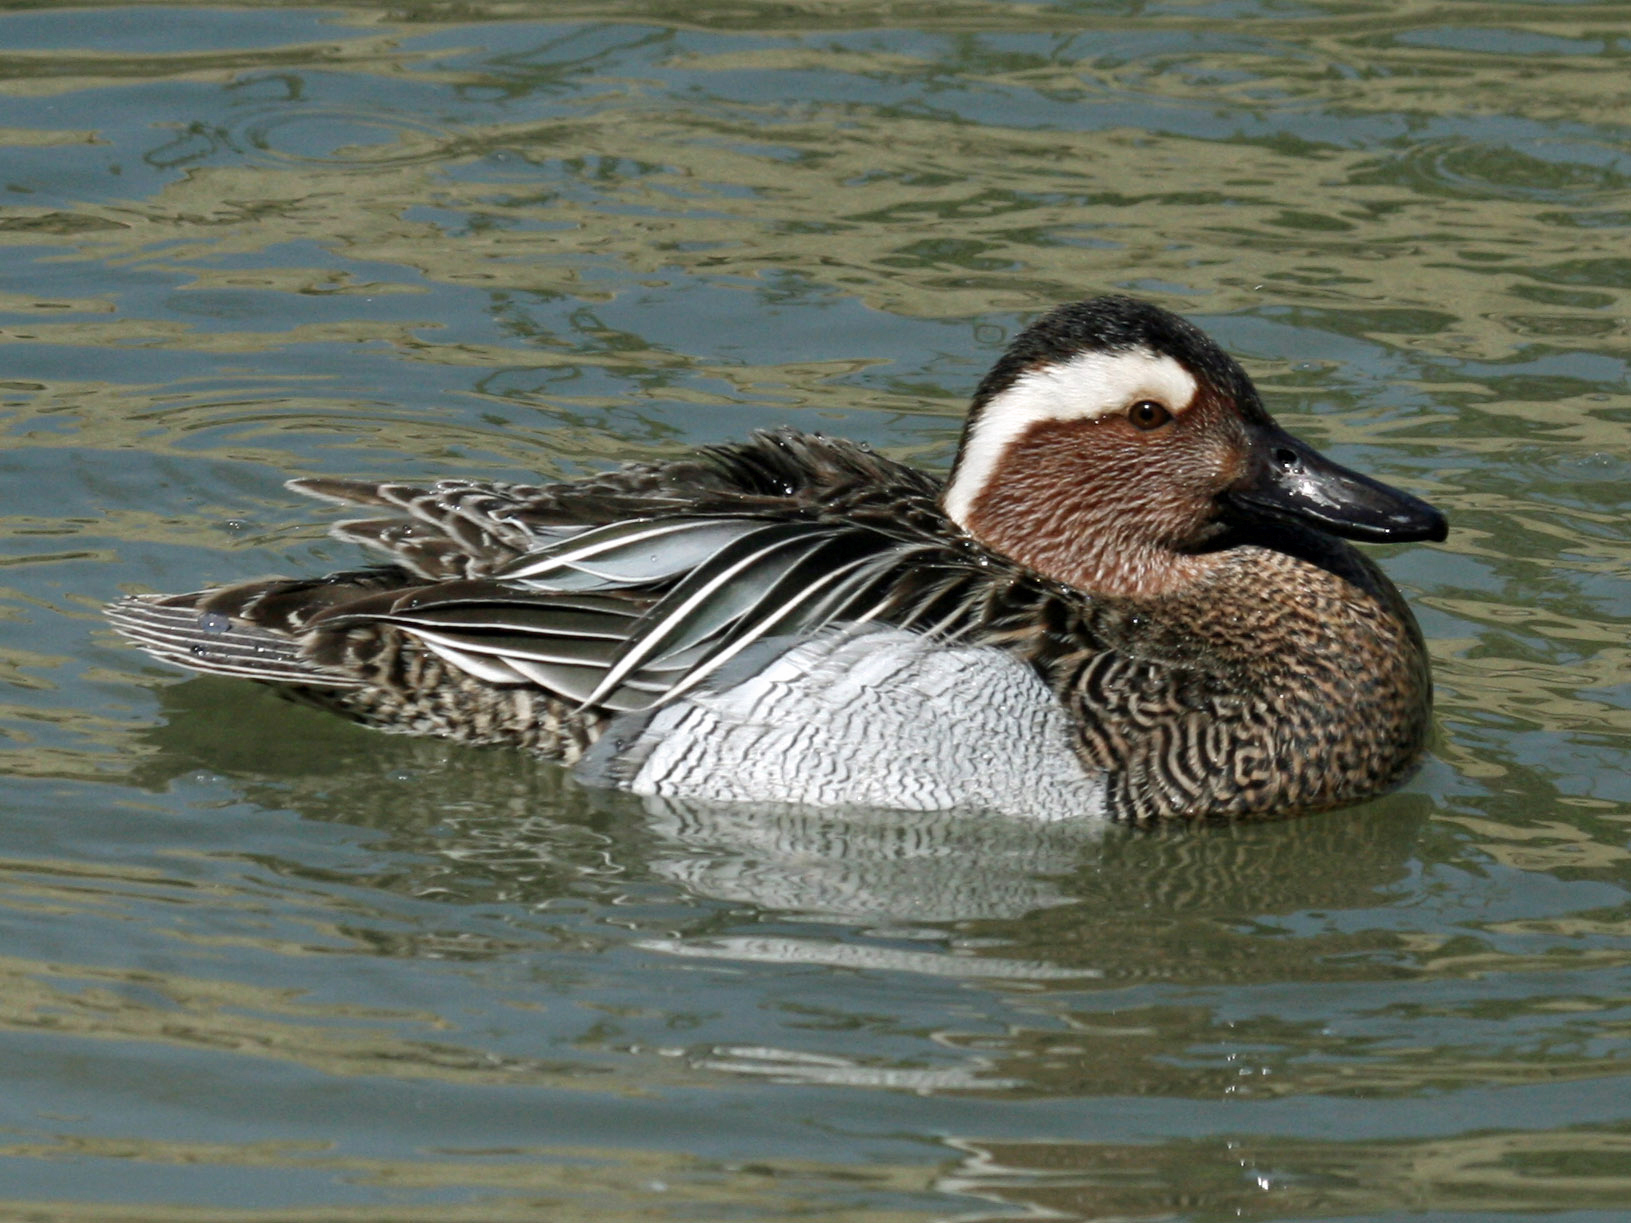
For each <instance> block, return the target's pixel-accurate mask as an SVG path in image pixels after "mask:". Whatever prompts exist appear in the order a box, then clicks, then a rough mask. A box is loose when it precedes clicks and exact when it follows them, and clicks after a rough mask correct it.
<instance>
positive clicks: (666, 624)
mask: <svg viewBox="0 0 1631 1223" xmlns="http://www.w3.org/2000/svg"><path fill="white" fill-rule="evenodd" d="M818 529H819V528H812V527H811V525H810V524H808V523H802V522H792V523H774V524H771V525H769V526H766V525H763V524H760V525H759V526H758V527H757V529H755V530H753V531H749V532H747V533H745V534H743V535H741V536H740V537H738V538H737V539H735V540H733V541H732V542H731V543H729V544H727V545H726V546H725V547H724V548H721V549H720V550H719V551H718V552H717V553H715V554H714V556H712V557H711V558H710V559H709V561H708V563H707V564H705V565H703V566H701V567H700V568H698V569H697V570H696V571H695V572H693V573H692V574H690V575H689V576H688V577H687V578H686V579H685V580H684V581H682V582H681V583H680V584H679V585H678V586H676V587H675V588H674V589H673V590H672V591H671V592H669V594H668V595H666V596H665V597H664V598H663V599H662V600H661V601H660V602H658V603H657V604H656V605H655V606H654V607H652V608H651V610H650V611H648V612H646V614H645V615H644V616H642V617H641V618H640V620H639V621H638V622H637V623H636V625H635V627H634V633H633V635H632V636H631V637H630V638H629V640H628V643H627V644H626V645H625V646H624V647H623V649H622V650H621V651H620V652H619V654H618V657H617V658H616V660H615V661H614V662H613V664H612V665H611V667H609V668H608V669H607V671H606V675H605V677H604V678H603V679H602V680H601V681H600V684H599V686H598V687H596V689H595V690H594V692H592V693H590V694H589V698H588V700H587V701H586V702H585V704H586V705H593V704H594V703H595V702H596V701H598V700H600V698H601V697H603V696H604V695H605V694H606V693H607V692H610V691H611V690H612V689H614V688H616V687H617V685H618V684H619V683H621V682H622V681H623V678H624V677H625V676H626V675H628V674H629V673H630V672H632V671H634V670H635V669H636V668H637V667H639V666H640V665H641V664H642V663H643V662H645V661H646V660H647V659H648V658H651V657H652V656H654V655H656V654H657V653H658V652H659V651H661V650H663V649H664V648H665V647H667V646H668V645H670V644H671V643H673V642H675V641H676V640H677V639H679V638H680V637H681V635H682V634H686V633H689V632H692V631H694V630H696V629H697V628H699V627H703V626H708V627H718V628H722V627H724V626H725V625H726V624H728V623H730V622H731V621H732V620H735V619H736V618H737V617H738V616H740V615H741V614H742V613H743V611H744V610H745V609H746V607H747V606H750V605H751V603H752V601H753V599H754V598H756V597H757V594H758V592H759V591H760V590H761V589H762V588H763V585H764V582H763V580H762V578H763V576H765V575H764V573H763V571H764V570H766V569H769V568H770V567H771V563H772V561H773V560H774V559H778V554H779V553H786V552H788V551H790V550H794V549H796V550H797V556H796V557H793V558H785V557H783V558H779V559H782V560H783V561H784V563H785V562H787V561H788V560H789V559H791V560H796V559H798V558H799V557H802V556H805V555H808V553H809V550H810V547H811V541H810V538H809V536H810V533H811V532H812V530H818ZM750 574H751V575H752V576H751V577H750V576H749V575H750ZM733 581H739V582H740V583H741V585H739V586H737V587H736V588H734V589H733V588H732V583H733ZM702 635H703V636H706V635H707V633H706V632H704V633H703V634H702Z"/></svg>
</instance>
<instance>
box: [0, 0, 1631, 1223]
mask: <svg viewBox="0 0 1631 1223" xmlns="http://www.w3.org/2000/svg"><path fill="white" fill-rule="evenodd" d="M1628 22H1631V5H1627V4H1623V3H1602V4H1573V5H1571V4H1549V5H1548V4H1530V5H1525V4H1517V3H1513V4H1501V3H1490V4H1465V5H1427V4H1420V3H1416V4H1409V3H1406V4H1391V5H1368V4H1360V3H1336V2H1333V3H1328V4H1312V3H1309V4H1297V3H1280V2H1277V0H1260V2H1256V3H1253V2H1249V0H1235V2H1231V0H1224V2H1222V3H1195V4H1184V3H1170V4H1148V5H1146V4H1123V5H1097V4H1087V3H1076V4H1052V5H1048V4H1036V5H1032V4H1019V3H996V2H991V3H980V2H967V3H957V2H955V0H954V2H952V3H934V4H929V3H904V2H903V3H889V2H887V0H884V2H880V3H844V2H842V0H839V2H835V3H815V2H813V0H812V2H809V3H798V2H795V3H777V4H770V3H758V2H756V0H741V2H739V3H733V4H728V5H726V4H720V5H701V6H691V5H678V4H672V5H661V4H637V3H633V2H632V0H631V2H628V3H623V4H617V3H599V4H590V3H578V4H572V3H567V4H550V5H535V6H529V5H524V4H501V3H493V4H483V3H480V2H479V0H478V2H477V3H473V4H462V5H435V4H417V3H413V2H409V3H404V4H398V5H395V6H392V7H388V8H387V7H373V6H370V5H366V4H356V5H351V6H339V7H334V8H328V9H308V8H300V7H273V6H257V7H251V8H245V9H236V10H235V9H230V8H209V7H157V6H135V5H133V6H127V7H116V8H102V9H89V8H85V9H73V8H58V7H40V8H35V7H30V6H24V5H4V6H0V186H3V188H4V193H3V196H0V242H3V244H4V247H5V250H4V256H5V257H4V259H3V260H0V427H3V429H4V443H5V444H4V446H3V447H0V523H3V524H4V527H5V530H4V532H3V537H0V543H3V552H0V561H3V571H0V677H3V681H4V683H3V687H0V703H3V707H0V770H3V772H4V775H5V778H6V780H5V784H4V787H3V788H0V871H3V881H0V973H3V988H0V1083H3V1084H4V1086H5V1090H4V1091H0V1218H6V1219H11V1218H17V1219H24V1218H26V1219H32V1220H58V1219H61V1220H75V1221H80V1220H121V1221H123V1220H177V1219H179V1220H192V1219H201V1220H202V1219H210V1220H215V1219H229V1220H274V1219H276V1220H287V1219H303V1220H328V1219H335V1220H380V1221H386V1220H389V1221H396V1220H499V1219H551V1220H558V1219H595V1220H622V1219H674V1220H710V1221H712V1220H733V1219H744V1220H747V1219H752V1220H781V1219H788V1220H792V1219H800V1220H804V1219H813V1218H814V1219H842V1220H861V1221H863V1223H908V1221H910V1223H920V1221H921V1223H928V1221H930V1220H957V1221H968V1223H973V1221H974V1220H980V1221H982V1223H988V1221H992V1220H1015V1221H1018V1220H1033V1219H1112V1218H1113V1219H1118V1220H1126V1219H1140V1220H1142V1219H1149V1220H1155V1219H1160V1220H1172V1219H1181V1220H1224V1219H1240V1218H1246V1219H1253V1220H1279V1219H1283V1220H1309V1219H1344V1220H1390V1221H1391V1220H1405V1219H1410V1220H1420V1219H1428V1220H1454V1221H1456V1223H1466V1221H1471V1220H1483V1219H1527V1218H1533V1217H1537V1216H1546V1217H1558V1218H1564V1219H1567V1220H1570V1221H1571V1223H1578V1221H1582V1220H1594V1221H1595V1220H1605V1221H1606V1220H1611V1219H1613V1220H1618V1219H1624V1218H1626V1217H1631V1065H1628V1061H1631V851H1628V842H1631V777H1628V770H1627V767H1626V766H1627V750H1626V749H1627V745H1628V732H1631V681H1628V671H1627V657H1628V650H1627V626H1628V623H1631V582H1628V577H1627V572H1628V566H1631V544H1628V542H1627V534H1628V532H1627V525H1626V524H1627V522H1628V521H1631V516H1628V510H1631V496H1628V491H1627V490H1628V487H1631V407H1628V402H1631V401H1628V398H1627V390H1628V388H1627V361H1628V358H1631V324H1628V322H1627V319H1628V318H1631V121H1628V115H1631V87H1628V86H1627V84H1626V82H1627V81H1631V44H1628V42H1627V38H1626V35H1625V33H1624V31H1625V30H1626V28H1627V26H1628ZM1108 289H1120V290H1125V291H1133V292H1137V293H1141V294H1145V295H1148V296H1152V297H1155V298H1156V299H1158V300H1160V301H1161V302H1162V303H1163V304H1166V305H1168V306H1171V307H1173V308H1175V309H1179V310H1181V311H1182V312H1184V313H1186V314H1188V315H1190V316H1191V317H1193V318H1195V319H1196V320H1197V321H1199V322H1200V323H1201V324H1202V325H1203V326H1205V327H1206V328H1207V329H1208V330H1209V331H1210V332H1211V333H1212V334H1213V335H1214V336H1216V337H1217V338H1218V339H1219V340H1220V341H1221V342H1223V343H1224V344H1225V346H1226V347H1228V348H1230V349H1231V350H1232V351H1233V352H1235V353H1236V354H1237V355H1238V356H1239V357H1240V358H1241V359H1242V360H1243V361H1244V362H1245V364H1246V365H1247V366H1248V368H1249V369H1250V370H1251V371H1252V372H1253V373H1254V375H1255V376H1256V377H1257V379H1258V382H1259V385H1260V387H1261V388H1262V389H1263V391H1264V393H1265V396H1266V398H1267V399H1268V401H1269V403H1270V406H1271V409H1272V410H1274V411H1275V412H1276V413H1277V415H1278V416H1279V417H1280V418H1281V419H1282V421H1284V422H1285V423H1287V424H1288V425H1290V426H1291V427H1292V428H1294V429H1296V430H1297V431H1298V432H1300V433H1302V434H1303V435H1305V436H1307V437H1309V438H1310V439H1311V440H1313V441H1315V442H1316V443H1318V444H1320V445H1321V446H1323V447H1324V448H1325V449H1326V450H1327V451H1328V452H1329V453H1331V454H1333V455H1334V456H1335V457H1336V458H1338V459H1339V460H1340V461H1342V462H1345V463H1348V464H1350V465H1354V466H1358V467H1361V468H1363V469H1364V470H1366V471H1369V472H1372V473H1374V474H1376V475H1378V476H1380V477H1381V478H1383V479H1386V480H1388V481H1391V482H1394V483H1397V484H1400V485H1403V486H1406V487H1408V488H1410V489H1412V490H1413V491H1416V492H1418V493H1421V494H1422V495H1424V496H1427V497H1429V498H1431V499H1432V500H1433V501H1435V502H1436V503H1437V504H1439V505H1440V506H1441V507H1443V508H1444V509H1445V510H1447V511H1448V512H1449V514H1450V516H1451V519H1452V522H1453V526H1454V530H1453V534H1452V535H1451V537H1450V540H1449V542H1448V544H1446V545H1444V546H1442V547H1439V546H1429V545H1423V546H1412V547H1404V548H1395V549H1388V550H1383V551H1385V552H1386V555H1385V556H1384V558H1383V559H1384V562H1385V564H1386V565H1387V567H1388V569H1389V571H1390V572H1391V573H1392V574H1393V575H1394V576H1395V578H1396V579H1397V580H1398V582H1399V583H1400V585H1401V587H1402V588H1404V589H1405V591H1406V593H1407V594H1408V595H1409V597H1410V598H1411V600H1412V602H1413V603H1414V605H1415V606H1416V608H1417V610H1418V613H1419V615H1420V618H1421V620H1422V624H1423V627H1424V629H1425V631H1426V633H1427V636H1428V638H1429V641H1430V645H1431V649H1432V653H1433V657H1434V662H1435V668H1436V673H1437V677H1438V683H1439V714H1438V731H1437V738H1436V744H1435V751H1434V754H1433V756H1432V758H1431V759H1430V760H1429V761H1428V762H1427V763H1426V765H1425V766H1424V768H1423V769H1422V771H1421V773H1420V774H1419V775H1418V776H1417V777H1416V778H1415V779H1414V780H1412V781H1411V782H1410V783H1409V784H1408V785H1407V786H1406V787H1405V788H1404V789H1403V790H1402V791H1401V792H1399V793H1397V794H1395V795H1392V796H1390V797H1388V798H1385V799H1383V800H1380V801H1377V802H1374V803H1371V804H1368V805H1365V806H1363V807H1359V808H1355V809H1351V810H1347V811H1342V812H1337V813H1332V814H1328V815H1324V816H1320V817H1317V818H1311V819H1306V820H1301V821H1294V822H1288V823H1281V824H1274V825H1263V826H1254V827H1240V828H1227V827H1224V828H1206V829H1198V830H1181V831H1175V832H1166V833H1161V834H1156V835H1148V834H1134V833H1128V832H1126V831H1125V830H1119V829H1113V830H1111V831H1109V832H1108V833H1103V834H1102V835H1101V834H1100V833H1098V832H1096V831H1095V830H1092V829H1080V828H1059V827H1052V828H1030V827H1024V826H1014V825H1009V824H1004V823H1001V822H992V823H989V824H985V823H981V824H975V825H973V826H966V825H965V826H952V827H946V826H942V825H939V824H936V823H933V822H918V821H910V820H907V821H901V820H891V819H885V818H882V817H879V818H878V819H875V820H868V819H860V818H857V819H852V820H847V821H839V820H835V819H830V818H824V817H820V816H815V815H808V816H805V817H803V818H797V817H784V818H780V819H772V818H770V817H769V816H768V815H765V816H764V817H763V818H755V817H754V814H753V813H739V814H738V815H735V816H732V815H728V814H727V815H721V814H719V813H712V814H706V813H686V812H673V811H656V810H646V809H645V808H643V807H642V806H640V805H639V804H638V803H636V802H633V801H629V800H624V799H620V798H615V797H607V796H605V795H597V794H592V793H589V792H587V791H584V790H582V789H580V788H578V787H577V786H576V785H575V784H574V783H573V782H572V781H571V780H570V779H568V778H565V777H563V776H562V775H561V774H560V773H559V772H557V771H555V770H554V769H552V768H551V767H549V766H543V765H540V764H538V763H536V762H533V761H531V760H529V759H524V758H521V757H518V756H514V755H508V754H504V753H498V752H479V751H473V750H463V749H457V748H454V747H451V746H447V745H443V744H439V743H434V742H419V741H412V740H403V739H393V738H387V737H384V736H378V735H372V734H369V733H367V732H365V731H361V730H358V729H355V728H352V727H349V726H346V725H343V724H340V723H338V722H336V721H334V720H330V719H327V718H324V717H323V716H321V715H319V714H317V713H313V712H310V711H306V710H302V709H299V708H295V707H292V706H289V705H287V704H284V703H282V702H279V701H278V700H276V699H275V698H273V697H272V696H271V695H269V694H267V693H265V692H263V691H260V690H257V689H254V688H252V687H248V686H237V685H234V684H231V683H228V682H224V681H212V680H202V679H187V678H185V677H183V676H181V675H179V674H176V673H174V672H171V671H169V670H167V669H165V668H163V667H160V666H158V665H156V664H150V663H148V662H146V661H145V660H144V659H143V658H142V657H141V656H139V655H137V654H135V653H134V652H132V651H131V650H129V649H127V648H124V647H122V646H121V645H120V644H119V643H118V642H117V641H116V640H115V639H114V637H113V636H112V634H111V633H110V632H109V631H108V630H106V629H105V628H104V627H103V626H102V624H101V622H100V618H99V616H98V614H97V611H96V609H97V607H98V605H99V604H100V603H101V602H102V601H104V600H106V599H107V598H109V597H112V596H115V595H117V594H118V593H120V592H126V591H137V590H180V589H190V588H193V587H195V586H197V585H200V584H202V583H205V582H211V581H225V580H231V579H236V578H243V577H249V576H253V575H257V574H262V573H271V572H313V571H320V570H323V569H326V568H330V567H336V566H341V565H347V564H351V563H353V562H354V561H355V559H356V556H355V554H354V553H353V552H352V551H351V550H350V549H349V548H347V547H346V546H344V545H341V544H338V543H335V542H333V541H330V540H328V539H326V538H325V537H324V535H323V527H324V525H325V523H326V522H327V520H328V518H327V516H326V515H325V512H324V510H323V509H322V508H321V507H320V506H317V505H315V504H313V503H306V504H301V503H300V502H299V500H298V499H296V498H294V497H292V496H291V495H290V494H288V493H286V492H285V491H284V490H283V488H282V487H281V481H282V480H283V479H284V478H285V477H286V476H289V475H294V474H346V475H363V476H372V477H401V478H404V479H419V478H431V477H435V476H439V475H444V474H480V475H487V476H494V477H518V476H532V475H536V474H542V475H544V476H549V477H558V476H563V475H570V474H574V473H580V472H586V471H593V470H598V469H600V468H602V467H604V466H605V465H606V464H608V463H612V462H615V461H618V460H621V459H625V458H634V457H652V456H672V455H677V454H680V453H682V452H684V450H685V449H686V448H687V447H689V446H691V445H694V444H698V443H706V442H713V441H718V440H722V439H726V438H731V437H737V436H740V435H741V434H743V433H744V432H746V431H747V430H749V429H751V428H754V427H757V426H765V425H774V424H782V423H791V424H794V425H797V426H800V427H804V428H817V429H823V430H827V431H831V432H837V433H843V434H846V435H849V436H853V437H857V438H860V439H863V440H866V441H869V442H871V443H873V444H875V445H877V446H879V447H882V448H883V449H885V450H886V451H887V452H888V453H890V454H893V455H896V456H899V457H902V458H907V459H911V460H914V461H919V462H923V463H926V464H942V463H944V462H945V461H946V460H947V459H948V458H949V457H950V453H951V449H952V447H953V445H954V444H955V441H956V437H957V432H958V428H959V424H960V417H961V412H962V409H963V405H964V404H965V403H966V400H967V396H968V393H969V391H970V389H971V387H972V385H973V383H974V382H975V381H976V380H977V379H978V377H979V375H980V374H981V373H982V372H983V370H984V369H985V367H986V366H987V365H988V364H989V362H990V361H991V360H992V359H993V357H994V356H995V354H996V353H997V352H998V351H1000V350H1001V348H1002V346H1003V344H1004V342H1005V340H1006V339H1007V338H1008V337H1010V336H1011V335H1012V334H1013V333H1014V330H1015V328H1017V327H1018V326H1020V325H1022V324H1023V322H1024V321H1025V320H1026V319H1028V318H1030V317H1032V316H1033V315H1034V314H1035V313H1036V312H1037V311H1039V310H1040V309H1042V308H1043V307H1045V306H1047V305H1049V304H1052V303H1054V302H1056V301H1060V300H1065V299H1069V298H1074V297H1080V296H1084V295H1086V294H1088V293H1091V292H1099V291H1104V290H1108Z"/></svg>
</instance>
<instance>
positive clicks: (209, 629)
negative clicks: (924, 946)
mask: <svg viewBox="0 0 1631 1223" xmlns="http://www.w3.org/2000/svg"><path fill="white" fill-rule="evenodd" d="M198 627H199V628H201V629H203V630H204V631H205V632H206V633H224V632H226V631H227V630H228V629H229V628H231V627H232V621H231V620H229V619H228V618H227V617H225V616H223V615H222V614H221V613H220V612H205V613H204V614H203V615H202V616H200V617H198Z"/></svg>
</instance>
